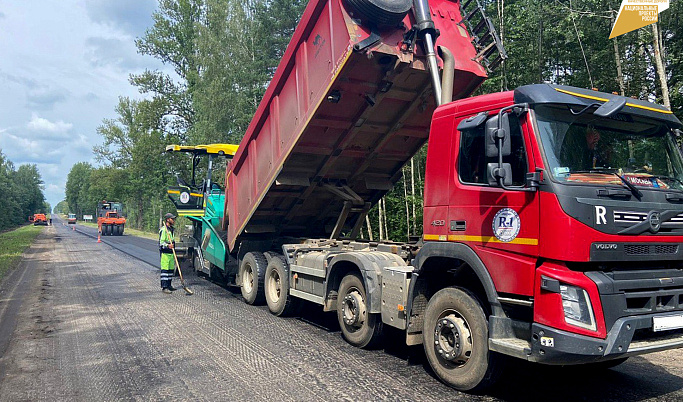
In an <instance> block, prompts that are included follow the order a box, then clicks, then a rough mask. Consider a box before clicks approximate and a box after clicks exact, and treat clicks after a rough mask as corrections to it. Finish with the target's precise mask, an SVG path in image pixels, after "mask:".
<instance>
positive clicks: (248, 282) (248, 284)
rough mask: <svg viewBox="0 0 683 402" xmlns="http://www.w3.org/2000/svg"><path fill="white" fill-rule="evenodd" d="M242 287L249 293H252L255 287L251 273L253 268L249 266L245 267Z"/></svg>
mask: <svg viewBox="0 0 683 402" xmlns="http://www.w3.org/2000/svg"><path fill="white" fill-rule="evenodd" d="M242 286H243V287H244V289H245V290H246V291H247V292H251V289H252V288H253V287H254V275H253V273H252V271H251V267H249V266H247V267H245V270H244V278H243V279H242Z"/></svg>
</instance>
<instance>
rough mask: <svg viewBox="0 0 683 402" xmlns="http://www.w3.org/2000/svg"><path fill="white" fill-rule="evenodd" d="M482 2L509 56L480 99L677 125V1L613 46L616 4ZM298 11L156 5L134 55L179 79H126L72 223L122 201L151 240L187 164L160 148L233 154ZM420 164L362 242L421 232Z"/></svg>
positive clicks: (412, 165) (278, 1)
mask: <svg viewBox="0 0 683 402" xmlns="http://www.w3.org/2000/svg"><path fill="white" fill-rule="evenodd" d="M481 3H482V4H483V5H484V6H485V8H486V10H487V13H488V15H489V16H491V17H492V19H493V21H494V25H495V26H496V29H497V30H498V33H499V35H500V37H501V39H502V41H503V44H504V46H505V48H506V50H507V53H508V56H509V57H508V59H507V60H506V61H505V62H504V63H503V64H502V66H501V67H500V68H498V69H497V70H496V71H494V72H492V73H491V75H490V78H489V79H488V80H487V81H486V82H485V83H484V84H483V85H482V86H481V88H479V89H478V91H477V94H480V93H489V92H496V91H501V90H509V89H514V88H515V87H517V86H520V85H526V84H533V83H540V82H550V83H555V84H564V85H573V86H577V87H584V88H598V89H599V90H601V91H604V92H616V93H620V94H623V95H625V96H633V97H637V98H641V99H647V100H652V101H657V102H659V103H663V104H665V105H666V106H668V107H670V108H671V109H672V110H673V111H674V112H675V113H676V114H678V116H679V117H682V116H681V113H682V111H683V68H682V67H683V61H682V60H681V58H682V57H683V56H682V55H683V38H682V35H683V32H681V30H680V28H679V27H680V23H679V21H680V19H681V17H683V4H682V2H671V6H670V8H669V9H668V10H666V11H665V12H663V13H662V14H660V20H659V22H658V23H657V24H655V25H651V26H647V27H644V28H641V29H638V30H636V31H633V32H630V33H627V34H625V35H622V36H619V37H617V38H615V39H608V37H609V33H610V30H611V27H612V25H613V23H614V19H615V18H616V15H617V11H618V9H619V5H620V3H621V1H620V0H569V1H568V0H553V1H548V0H485V1H481ZM305 6H306V2H305V1H304V0H247V1H236V0H160V1H159V8H158V10H157V11H156V12H155V13H154V14H153V25H152V26H151V27H149V28H148V30H147V31H146V33H145V34H144V35H143V36H142V37H140V38H138V39H137V40H136V42H135V44H136V46H137V49H138V51H139V52H140V53H142V54H145V55H150V56H153V57H155V58H157V59H159V60H161V61H162V62H163V63H164V64H165V65H167V66H169V67H171V68H172V69H173V70H174V72H175V77H172V76H169V75H167V74H164V73H163V72H161V71H153V70H148V71H145V72H143V73H141V74H134V75H131V76H130V83H131V85H133V86H135V87H136V88H137V89H138V90H139V91H140V93H141V94H142V95H144V97H143V99H141V100H136V99H131V98H127V97H121V98H120V99H119V103H118V105H117V107H116V114H117V117H116V118H114V119H105V120H103V121H102V124H101V125H100V126H99V127H98V129H97V132H98V133H99V135H100V136H101V138H102V143H101V144H100V145H98V146H96V147H95V148H94V150H93V151H94V154H95V156H96V159H97V161H98V163H99V165H98V166H97V167H95V166H91V165H89V164H84V163H79V164H76V165H74V166H73V168H72V169H71V172H70V173H69V180H68V181H67V188H66V196H67V199H66V202H67V204H68V208H69V209H70V210H71V211H72V212H75V213H78V214H79V217H80V216H81V215H82V213H83V211H86V210H87V211H90V210H94V205H95V204H96V202H97V200H100V199H104V198H106V199H108V200H121V201H123V202H125V203H126V205H127V210H128V216H129V224H131V225H133V226H134V227H136V228H141V229H156V228H157V227H158V224H159V216H160V215H161V214H162V212H164V211H169V210H173V206H172V204H171V203H170V202H169V201H168V200H167V199H166V195H165V187H166V186H167V185H171V184H174V183H175V180H176V179H175V175H176V174H179V175H180V176H181V177H187V174H188V169H189V163H188V159H187V158H183V157H182V156H180V155H178V156H172V157H171V156H167V155H164V154H163V149H164V147H165V146H166V145H168V144H172V143H179V144H202V143H211V142H223V143H225V142H231V143H238V142H239V141H240V139H241V138H242V135H243V134H244V132H245V130H246V127H247V125H248V124H249V121H250V119H251V116H252V115H253V113H254V111H255V110H256V107H257V106H258V103H259V102H260V99H261V97H262V95H263V93H264V92H265V89H266V88H267V86H268V83H269V81H270V79H271V77H272V76H273V74H274V72H275V68H276V67H277V64H278V62H279V60H280V58H281V57H282V55H283V53H284V50H285V48H286V46H287V43H288V42H289V39H290V38H291V36H292V33H293V32H294V28H295V27H296V23H297V22H298V20H299V18H300V16H301V14H302V12H303V9H304V7H305ZM425 156H426V152H425V150H424V149H423V150H422V151H421V152H420V153H418V155H416V156H415V157H414V158H413V160H411V161H410V162H409V163H407V164H406V166H405V167H404V170H403V173H404V175H403V177H404V178H403V179H402V180H401V181H399V183H397V185H396V186H395V187H394V189H393V190H392V191H390V192H389V193H388V194H387V195H386V196H385V197H384V199H383V200H382V201H381V202H380V203H379V204H378V205H377V206H375V207H374V208H373V210H372V211H371V213H370V215H369V217H368V220H367V223H366V227H365V228H364V230H363V233H364V236H365V237H366V238H367V237H370V236H372V237H373V239H375V240H377V239H393V240H399V241H402V240H405V239H406V238H407V237H408V236H415V235H420V234H421V233H422V186H423V178H424V168H425ZM217 179H218V180H219V181H220V180H222V177H220V175H219V177H218V178H217ZM85 213H88V212H85ZM368 227H369V228H370V232H369V233H368Z"/></svg>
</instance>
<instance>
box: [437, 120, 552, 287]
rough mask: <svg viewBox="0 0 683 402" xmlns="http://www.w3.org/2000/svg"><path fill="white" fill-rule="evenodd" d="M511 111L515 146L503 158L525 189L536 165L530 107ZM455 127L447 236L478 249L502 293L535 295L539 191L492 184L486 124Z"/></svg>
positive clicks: (515, 180)
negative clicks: (528, 126) (528, 124)
mask: <svg viewBox="0 0 683 402" xmlns="http://www.w3.org/2000/svg"><path fill="white" fill-rule="evenodd" d="M495 115H497V111H491V113H490V116H495ZM466 117H469V116H465V118H466ZM509 117H510V129H511V133H510V134H511V151H512V152H511V154H510V155H509V156H505V157H504V158H503V162H504V163H509V164H510V165H511V167H512V187H517V188H519V189H521V188H524V186H525V185H526V173H527V172H531V171H533V170H534V169H535V166H534V163H533V158H532V157H531V155H532V153H531V152H530V149H531V148H530V144H531V142H530V141H529V139H530V138H529V135H530V130H527V129H526V121H527V114H526V113H525V114H522V115H521V116H517V115H516V114H515V113H510V116H509ZM458 123H459V121H458V120H456V121H455V124H456V127H457V124H458ZM455 133H456V137H457V139H456V141H454V147H455V149H454V150H453V153H452V154H453V155H455V156H456V158H455V166H454V168H455V174H454V175H453V180H454V183H453V186H451V188H452V191H451V194H450V202H449V210H448V215H449V221H448V222H447V225H448V226H449V232H448V233H449V236H448V240H450V241H458V242H465V243H466V244H468V245H470V247H472V248H473V249H474V250H475V251H476V252H477V254H478V255H479V257H480V258H481V259H482V262H483V263H484V264H485V265H486V267H487V269H488V271H489V273H490V274H491V277H492V279H493V280H494V283H495V285H496V289H497V290H498V292H499V293H500V292H502V293H512V294H518V295H529V296H531V295H533V283H534V279H533V278H534V270H535V262H536V258H535V256H536V255H537V254H538V243H539V238H538V234H539V201H538V194H537V192H526V191H507V190H503V189H502V188H500V187H498V186H492V185H489V181H488V178H487V164H488V163H494V162H497V158H490V157H487V156H486V150H485V143H484V133H485V125H484V124H482V125H480V126H478V127H475V128H472V129H467V130H463V131H459V130H457V129H456V130H455Z"/></svg>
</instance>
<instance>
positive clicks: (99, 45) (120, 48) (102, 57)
mask: <svg viewBox="0 0 683 402" xmlns="http://www.w3.org/2000/svg"><path fill="white" fill-rule="evenodd" d="M85 44H86V46H87V47H88V52H87V57H86V59H87V60H88V61H89V62H90V64H91V65H92V66H93V67H107V66H113V67H116V68H118V69H120V70H121V71H125V72H127V73H128V72H130V71H131V70H138V71H141V70H144V69H145V68H146V67H149V66H150V64H151V63H150V60H149V59H147V58H146V57H143V56H141V55H139V54H137V53H136V48H135V44H134V43H133V41H131V40H122V39H116V38H102V37H90V38H88V39H86V41H85Z"/></svg>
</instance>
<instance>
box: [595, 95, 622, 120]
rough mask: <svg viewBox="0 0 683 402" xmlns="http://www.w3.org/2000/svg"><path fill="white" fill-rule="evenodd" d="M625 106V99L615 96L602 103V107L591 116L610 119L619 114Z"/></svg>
mask: <svg viewBox="0 0 683 402" xmlns="http://www.w3.org/2000/svg"><path fill="white" fill-rule="evenodd" d="M624 106H626V98H624V97H623V96H615V97H613V98H612V99H610V100H608V101H607V102H605V103H603V104H602V106H600V107H599V108H597V109H596V110H595V112H593V114H594V115H595V116H600V117H610V116H612V115H615V114H617V113H619V111H620V110H621V109H623V108H624Z"/></svg>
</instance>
